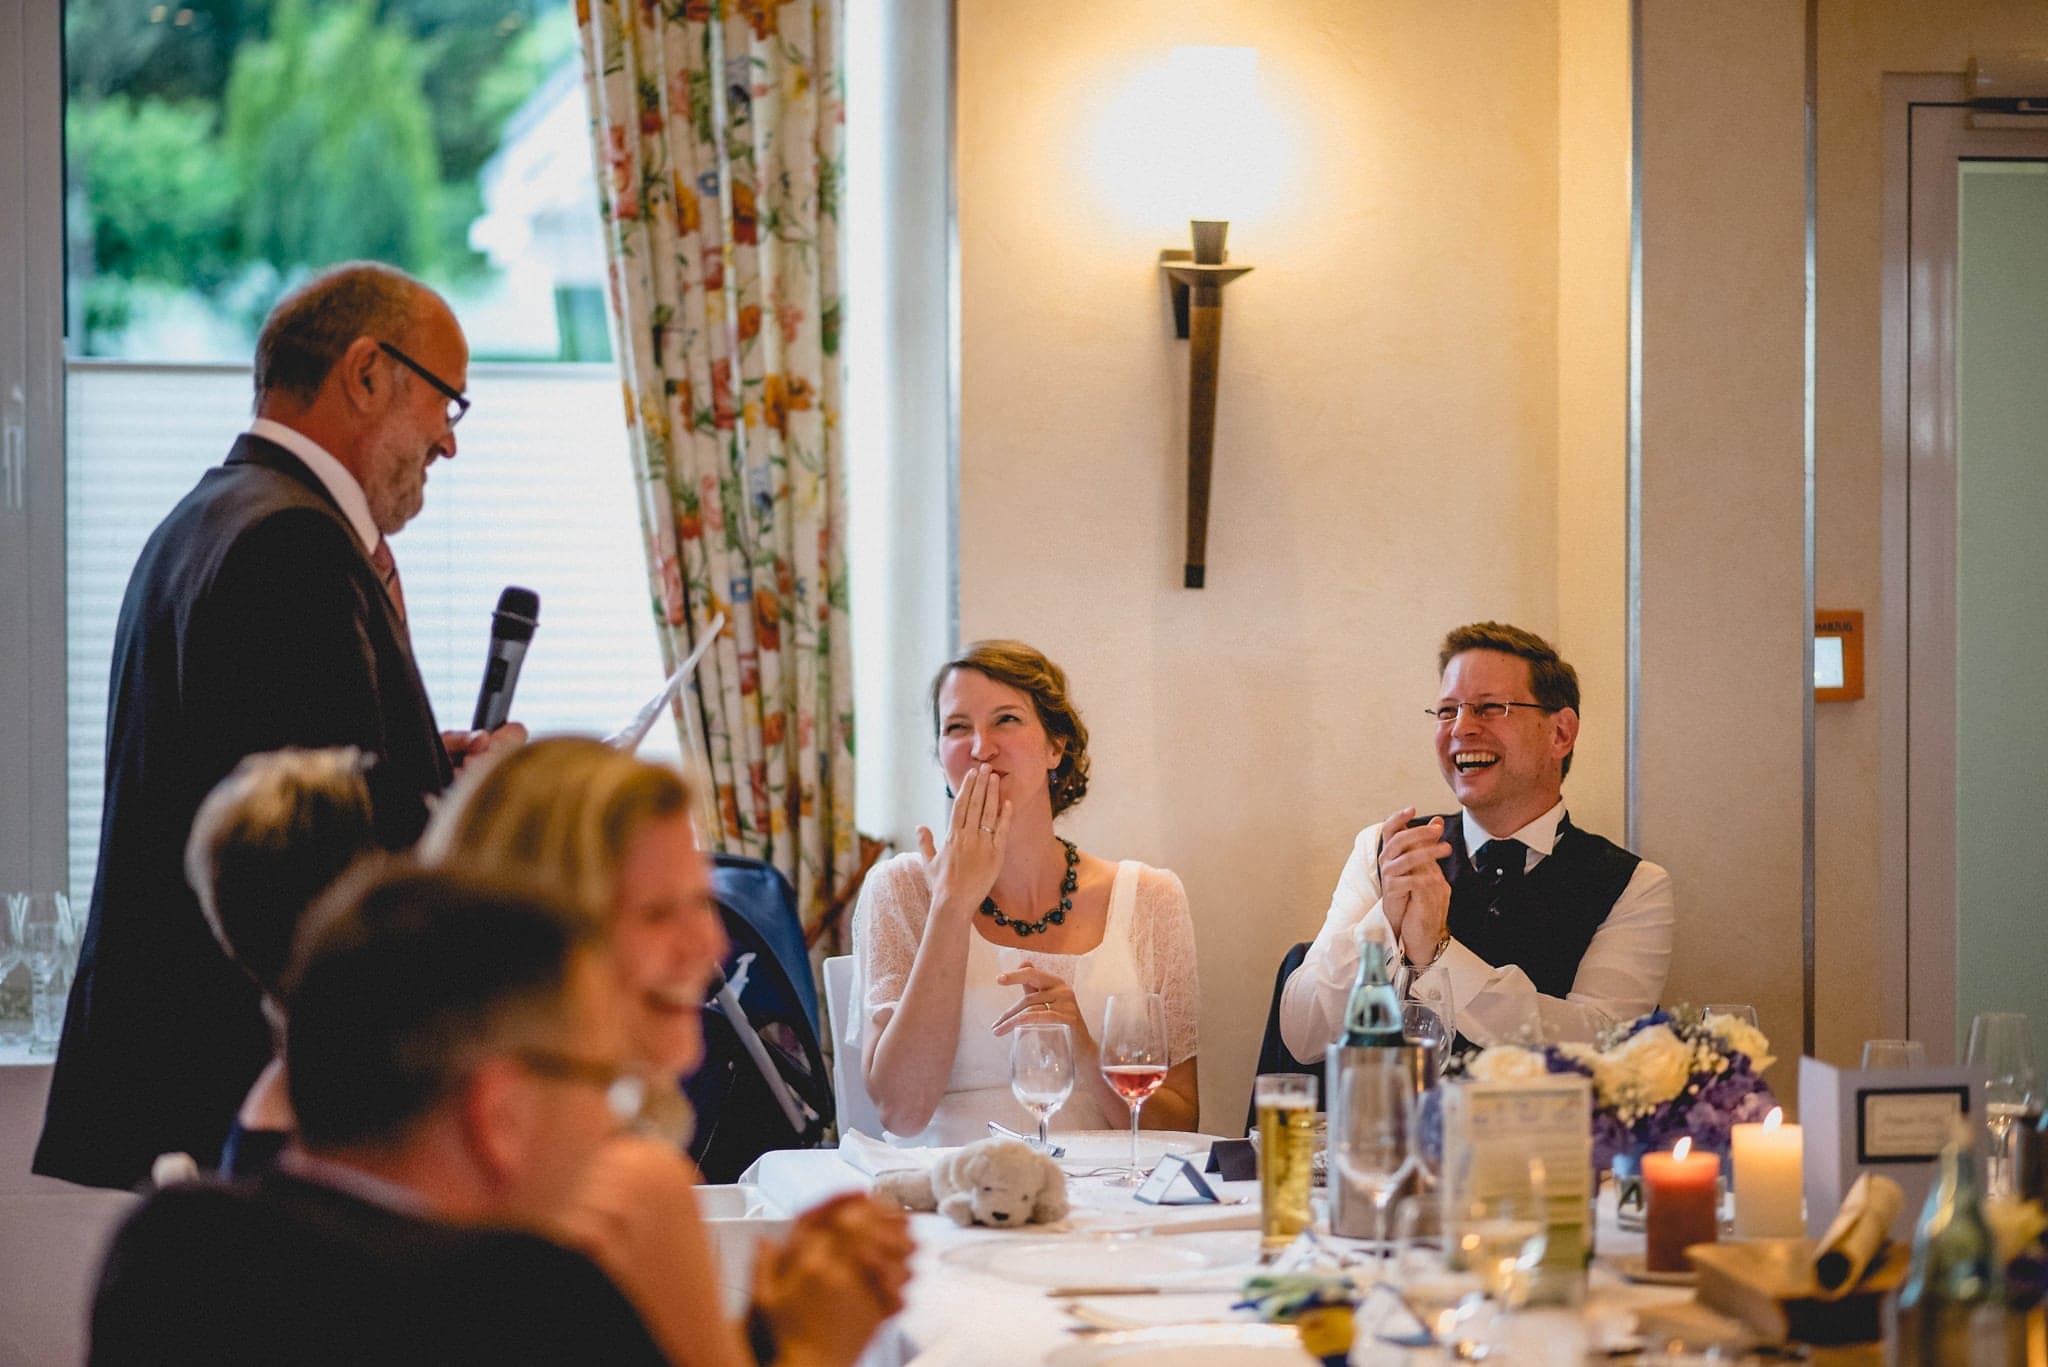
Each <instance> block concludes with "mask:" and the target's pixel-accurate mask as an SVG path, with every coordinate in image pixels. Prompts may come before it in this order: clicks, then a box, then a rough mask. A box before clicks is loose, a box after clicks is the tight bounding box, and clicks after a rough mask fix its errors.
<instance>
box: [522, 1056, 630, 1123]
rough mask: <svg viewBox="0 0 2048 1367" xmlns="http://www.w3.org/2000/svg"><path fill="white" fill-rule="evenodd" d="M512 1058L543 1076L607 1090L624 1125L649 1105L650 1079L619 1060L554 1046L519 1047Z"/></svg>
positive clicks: (607, 1097) (609, 1102) (608, 1101)
mask: <svg viewBox="0 0 2048 1367" xmlns="http://www.w3.org/2000/svg"><path fill="white" fill-rule="evenodd" d="M512 1057H513V1058H515V1059H517V1060H519V1062H520V1063H522V1064H524V1065H525V1066H526V1067H528V1068H530V1069H532V1070H533V1071H534V1072H536V1073H539V1074H540V1075H541V1076H542V1077H551V1078H557V1079H559V1080H561V1081H563V1082H581V1083H585V1084H587V1085H589V1086H592V1087H596V1088H598V1089H599V1090H601V1091H602V1092H603V1093H604V1099H605V1104H606V1105H608V1106H609V1107H611V1112H612V1116H613V1118H614V1119H616V1120H617V1121H618V1122H619V1123H620V1124H621V1125H629V1124H631V1123H632V1122H633V1121H634V1120H636V1119H638V1118H639V1116H640V1110H641V1108H642V1107H643V1106H645V1105H646V1104H647V1079H646V1078H645V1077H644V1076H642V1075H641V1074H640V1073H637V1072H635V1071H633V1070H632V1069H630V1068H626V1067H623V1066H621V1065H619V1064H616V1063H604V1062H601V1061H599V1060H597V1059H588V1058H577V1057H575V1056H574V1055H572V1054H560V1053H556V1052H555V1051H554V1050H552V1049H515V1050H513V1052H512Z"/></svg>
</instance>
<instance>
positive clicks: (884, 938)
mask: <svg viewBox="0 0 2048 1367" xmlns="http://www.w3.org/2000/svg"><path fill="white" fill-rule="evenodd" d="M922 863H923V860H922V859H921V858H920V857H919V856H918V855H917V854H915V853H910V854H899V855H897V856H896V857H895V858H893V859H891V860H889V861H887V862H886V863H882V864H877V865H876V866H875V867H874V869H873V870H872V871H871V872H870V873H869V874H868V877H867V881H866V882H865V883H863V884H862V885H861V890H860V901H859V902H858V903H856V904H855V906H854V909H853V952H854V956H855V959H856V960H857V961H858V964H859V968H860V974H859V979H858V981H857V983H856V984H855V990H856V994H857V1005H856V1008H855V1009H854V1010H852V1011H849V1012H848V1013H847V1014H848V1015H849V1016H850V1017H851V1019H850V1020H848V1021H847V1022H846V1024H845V1027H844V1030H843V1039H844V1042H845V1043H846V1044H847V1045H849V1046H851V1047H854V1048H859V1047H860V1042H861V1036H862V1035H863V1034H864V1033H865V1032H866V1030H867V1027H868V1026H869V1025H870V1024H872V1023H878V1022H880V1021H882V1020H884V1019H886V1018H887V1016H888V1015H889V1013H891V1012H892V1011H894V1010H895V1007H896V1003H897V1002H899V1001H902V1000H903V984H904V983H905V982H907V981H908V980H909V978H910V968H911V965H912V964H913V963H915V962H916V960H917V946H918V941H920V940H921V939H923V938H924V923H925V917H926V916H927V915H929V914H930V912H931V891H930V889H929V888H928V887H927V886H926V884H925V881H924V869H923V868H922V867H921V865H922Z"/></svg>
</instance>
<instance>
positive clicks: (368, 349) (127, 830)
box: [35, 262, 525, 1187]
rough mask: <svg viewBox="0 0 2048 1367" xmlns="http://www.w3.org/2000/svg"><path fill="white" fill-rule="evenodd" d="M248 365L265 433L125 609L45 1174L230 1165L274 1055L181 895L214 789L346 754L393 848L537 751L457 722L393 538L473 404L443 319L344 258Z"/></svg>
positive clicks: (181, 514) (445, 313) (80, 1175)
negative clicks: (435, 696) (253, 766)
mask: <svg viewBox="0 0 2048 1367" xmlns="http://www.w3.org/2000/svg"><path fill="white" fill-rule="evenodd" d="M254 368H255V420H254V421H253V422H252V423H250V425H249V428H248V430H247V431H246V432H245V433H243V434H242V436H240V437H239V438H238V439H237V440H236V442H235V444H234V446H233V448H232V449H231V450H230V451H229V453H228V457H227V459H226V461H225V462H223V463H222V464H221V465H219V466H217V467H215V468H213V469H211V470H209V471H207V472H206V474H205V475H204V476H202V477H201V479H200V481H199V483H198V485H197V486H196V487H195V488H194V489H193V490H192V492H191V493H189V494H187V495H186V496H185V498H184V500H183V501H182V502H180V503H179V504H178V506H177V507H176V508H174V509H172V510H171V512H170V513H169V515H168V516H166V517H165V519H164V520H163V522H162V523H161V524H159V525H158V527H157V529H156V531H155V533H154V534H153V535H152V536H151V537H150V539H149V542H148V544H147V545H146V546H144V548H143V551H142V554H141V557H140V558H139V559H138V560H137V562H136V565H135V569H134V571H133V573H132V575H131V576H130V578H129V582H128V590H127V594H126V596H125V597H124V599H123V600H122V604H121V615H120V620H119V624H118V627H117V630H116V634H115V638H114V659H113V676H112V685H111V687H110V689H109V695H108V696H109V703H108V716H107V769H106V796H105V805H104V808H103V813H102V820H101V832H100V858H99V871H98V876H97V877H96V878H95V880H94V885H93V894H92V907H91V912H90V914H89V919H88V923H87V928H86V932H85V938H84V942H83V946H82V950H81V954H80V961H79V966H78V975H77V980H76V983H75V985H74V987H73V990H72V993H71V1001H70V1006H69V1009H68V1011H67V1015H66V1019H65V1022H64V1035H63V1040H62V1042H61V1044H60V1046H59V1049H58V1055H57V1066H56V1073H55V1077H54V1078H53V1080H52V1083H51V1087H50V1095H49V1102H48V1105H47V1108H46V1110H45V1114H44V1124H43V1134H42V1140H41V1143H40V1144H39V1145H38V1147H37V1150H36V1158H35V1170H36V1171H37V1172H40V1173H45V1174H48V1175H50V1176H53V1177H62V1178H67V1179H69V1180H71V1181H74V1182H84V1183H89V1184H92V1185H96V1186H109V1187H127V1186H132V1185H133V1184H135V1183H136V1182H137V1181H139V1180H141V1179H142V1178H143V1176H145V1175H146V1174H147V1173H148V1171H149V1168H150V1164H151V1161H152V1160H153V1159H154V1158H155V1157H156V1155H158V1154H159V1153H163V1152H166V1151H174V1150H175V1151H183V1152H186V1153H189V1154H191V1155H192V1156H193V1157H194V1158H195V1159H196V1160H197V1161H198V1162H199V1163H200V1165H201V1166H203V1167H211V1166H213V1165H214V1164H215V1163H216V1162H217V1161H218V1158H219V1154H220V1148H221V1143H222V1141H223V1139H224V1138H225V1136H226V1134H227V1129H228V1122H229V1120H230V1119H231V1118H232V1117H233V1115H234V1112H235V1108H236V1106H237V1105H238V1104H239V1102H240V1098H241V1097H242V1095H243V1094H244V1093H245V1092H247V1090H248V1088H249V1084H250V1082H251V1081H252V1080H253V1079H254V1078H255V1076H256V1074H257V1073H258V1072H259V1071H261V1069H262V1068H263V1067H264V1064H265V1061H266V1058H267V1056H268V1055H269V1053H270V1038H269V1032H268V1030H267V1028H266V1026H265V1024H264V1021H263V1017H262V1014H261V1012H260V1011H259V1009H258V1005H257V998H256V993H255V990H254V988H253V987H252V985H251V984H250V983H249V982H248V981H247V980H246V979H245V978H243V977H242V976H241V974H240V973H238V972H237V971H236V969H235V968H234V967H233V966H232V965H231V964H230V963H229V962H228V960H227V958H226V956H225V955H223V954H222V953H221V951H220V948H219V947H218V945H216V944H215V943H214V942H213V938H212V936H211V935H210V934H209V933H208V930H207V927H206V922H205V920H204V918H203V917H202V916H201V915H200V911H199V904H198V902H197V900H196V898H195V897H194V895H193V892H192V890H191V889H190V888H189V887H188V886H186V883H185V878H184V872H183V862H182V851H183V848H184V842H185V836H186V832H187V831H188V830H189V829H190V827H191V824H192V818H193V815H194V813H195V812H196V811H197V809H198V806H199V803H200V801H201V799H203V798H204V797H205V796H206V794H207V793H208V792H210V791H211V790H212V788H213V786H214V785H215V784H216V783H218V782H219V781H220V780H221V779H222V778H223V777H225V776H226V775H227V773H228V772H229V771H230V770H232V769H233V768H234V767H235V765H236V764H237V763H239V762H240V761H241V760H242V759H243V758H244V757H246V756H248V755H252V754H257V753H260V752H263V751H268V750H278V749H282V748H285V747H287V746H304V747H319V746H333V745H350V746H354V747H356V748H357V749H359V750H361V751H362V752H363V753H364V754H365V755H368V756H372V757H373V758H374V761H375V763H374V767H373V768H372V770H371V775H370V781H371V789H372V796H373V798H374V799H375V807H376V812H375V821H376V826H377V833H378V836H379V839H380V840H381V841H382V843H384V844H386V845H388V846H391V847H393V848H400V847H404V846H407V845H410V844H411V843H412V841H413V840H414V839H416V838H417V837H418V835H419V833H420V830H421V828H422V827H423V826H424V825H425V823H426V812H427V802H428V799H429V798H430V797H432V796H433V795H434V794H437V793H439V792H440V791H441V790H442V789H444V788H445V787H447V786H448V783H449V782H450V780H451V778H452V775H453V764H454V763H455V762H457V761H459V760H460V759H461V757H463V756H464V755H467V754H474V753H476V752H478V751H480V750H482V749H483V748H485V747H486V746H488V745H490V744H492V743H494V742H496V743H500V744H507V743H516V741H517V740H519V739H520V738H522V737H523V736H524V734H525V732H524V729H523V728H522V727H519V726H517V725H516V724H514V725H508V726H506V727H504V728H501V730H500V731H499V732H498V733H495V734H494V735H492V736H485V735H480V734H471V733H467V732H452V733H448V734H445V735H444V734H442V733H441V732H440V731H439V729H438V726H437V724H436V722H435V720H434V710H433V706H432V704H431V703H430V702H429V700H428V697H427V691H426V687H425V685H424V684H423V683H422V682H421V680H420V674H419V670H418V668H417V666H416V665H415V663H414V660H413V653H412V642H411V637H410V635H409V633H408V631H407V627H406V616H405V593H404V589H403V587H402V586H401V583H400V580H399V575H398V567H397V563H396V561H395V559H394V558H393V556H392V553H391V548H390V546H389V544H388V541H389V538H390V537H391V536H392V535H393V534H394V533H396V532H398V531H399V530H400V529H401V528H403V527H404V526H405V525H406V523H407V522H409V521H411V520H412V518H413V517H414V516H415V515H416V514H418V512H419V511H420V507H421V504H422V503H423V501H424V499H425V495H426V483H427V473H428V469H429V467H430V466H432V465H433V463H434V462H435V461H437V460H442V459H448V458H452V457H453V456H454V455H455V449H456V439H455V425H456V423H457V421H458V420H459V419H460V418H461V417H462V415H463V413H464V412H465V411H466V410H467V408H468V406H469V401H468V399H467V398H465V397H464V396H463V393H462V389H463V387H464V385H466V384H467V383H468V376H469V345H468V343H467V341H466V340H465V339H464V337H463V333H462V328H461V326H460V325H459V324H458V323H457V322H456V321H455V315H454V314H453V313H452V312H451V311H450V310H449V308H448V305H447V303H446V302H445V301H444V300H442V299H441V297H440V296H439V295H437V294H435V293H434V292H433V291H432V290H430V289H428V288H427V287H426V286H425V285H423V284H421V283H420V282H419V281H417V280H415V279H413V278H412V277H411V276H408V275H406V274H405V273H404V272H402V271H397V270H393V269H391V268H390V267H387V266H380V265H376V264H372V263H367V262H357V263H352V264H349V265H345V266H340V267H336V268H335V269H333V270H330V271H328V272H326V273H325V274H322V275H320V276H317V277H315V278H314V279H313V280H311V281H309V282H307V283H306V284H305V285H303V286H301V287H300V288H298V289H297V290H294V291H293V292H292V293H290V294H288V295H286V296H285V297H284V298H283V299H282V300H281V301H279V303H278V305H277V307H276V308H275V309H273V310H272V311H271V314H270V317H269V319H268V320H267V321H266V322H265V323H264V325H263V329H262V332H261V334H260V335H259V337H258V338H257V343H256V358H255V367H254ZM481 611H482V605H479V619H481Z"/></svg>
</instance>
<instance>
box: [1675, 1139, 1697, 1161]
mask: <svg viewBox="0 0 2048 1367" xmlns="http://www.w3.org/2000/svg"><path fill="white" fill-rule="evenodd" d="M1691 1152H1692V1136H1691V1135H1687V1136H1686V1137H1685V1138H1683V1139H1681V1140H1679V1141H1678V1142H1677V1143H1676V1144H1673V1145H1672V1146H1671V1157H1672V1159H1673V1161H1675V1162H1679V1163H1683V1162H1684V1161H1685V1160H1686V1156H1687V1155H1688V1154H1690V1153H1691Z"/></svg>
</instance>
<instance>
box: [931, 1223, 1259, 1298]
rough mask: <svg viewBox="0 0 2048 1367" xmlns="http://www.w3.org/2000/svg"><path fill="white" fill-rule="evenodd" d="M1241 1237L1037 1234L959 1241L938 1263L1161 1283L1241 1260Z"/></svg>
mask: <svg viewBox="0 0 2048 1367" xmlns="http://www.w3.org/2000/svg"><path fill="white" fill-rule="evenodd" d="M1242 1242H1243V1241H1242V1240H1229V1239H1225V1240H1221V1241H1219V1240H1216V1239H1208V1238H1204V1237H1202V1236H1200V1235H1192V1234H1190V1235H1175V1236H1173V1237H1171V1238H1165V1237H1158V1236H1153V1235H1131V1234H1125V1235H1117V1234H1033V1233H1032V1232H1031V1231H1030V1230H1018V1231H1016V1232H1015V1233H1014V1234H1013V1233H1007V1232H1006V1233H1005V1234H1004V1235H1003V1236H1002V1237H999V1238H992V1239H978V1240H976V1241H975V1242H973V1243H971V1244H959V1245H956V1246H955V1247H952V1248H949V1249H947V1250H946V1251H945V1252H944V1253H941V1254H940V1255H939V1261H940V1262H943V1263H945V1264H947V1265H948V1266H951V1267H957V1268H960V1269H961V1270H962V1271H966V1272H980V1273H984V1274H986V1275H988V1276H991V1277H1001V1278H1002V1279H1003V1280H1004V1281H1011V1282H1023V1283H1024V1284H1026V1285H1027V1286H1045V1287H1054V1286H1087V1287H1103V1286H1156V1285H1159V1284H1162V1283H1171V1282H1173V1281H1176V1280H1178V1279H1181V1278H1185V1277H1188V1276H1190V1275H1191V1274H1195V1273H1200V1272H1203V1271H1206V1270H1207V1269H1210V1268H1215V1267H1226V1266H1229V1265H1230V1264H1232V1263H1236V1262H1242V1261H1243V1258H1244V1252H1245V1250H1244V1248H1243V1247H1242Z"/></svg>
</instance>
